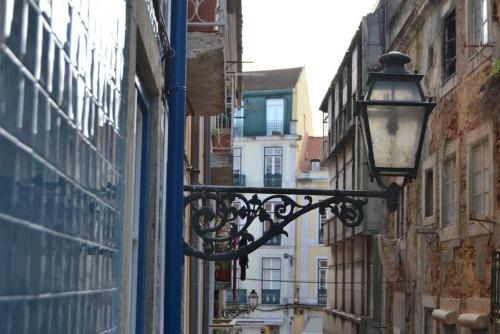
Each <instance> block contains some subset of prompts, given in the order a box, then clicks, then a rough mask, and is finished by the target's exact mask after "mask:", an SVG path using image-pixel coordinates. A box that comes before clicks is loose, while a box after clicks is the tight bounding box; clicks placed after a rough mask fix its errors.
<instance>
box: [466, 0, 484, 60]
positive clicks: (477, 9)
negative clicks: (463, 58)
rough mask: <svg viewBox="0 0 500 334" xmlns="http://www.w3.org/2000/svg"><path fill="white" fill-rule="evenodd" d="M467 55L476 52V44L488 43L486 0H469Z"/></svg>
mask: <svg viewBox="0 0 500 334" xmlns="http://www.w3.org/2000/svg"><path fill="white" fill-rule="evenodd" d="M468 30H469V31H468V33H469V47H470V48H469V56H472V55H473V54H474V53H475V52H476V50H477V49H476V48H475V47H477V46H480V45H484V44H487V43H488V40H489V27H488V1H487V0H469V29H468Z"/></svg>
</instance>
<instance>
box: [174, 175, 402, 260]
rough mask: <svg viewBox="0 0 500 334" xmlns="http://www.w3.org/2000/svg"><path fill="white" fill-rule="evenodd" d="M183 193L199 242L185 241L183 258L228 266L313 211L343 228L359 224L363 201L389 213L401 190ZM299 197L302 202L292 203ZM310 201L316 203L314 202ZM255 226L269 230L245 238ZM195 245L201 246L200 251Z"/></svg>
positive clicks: (209, 189)
mask: <svg viewBox="0 0 500 334" xmlns="http://www.w3.org/2000/svg"><path fill="white" fill-rule="evenodd" d="M184 191H185V192H187V193H189V194H188V195H187V196H185V198H184V207H185V208H186V213H189V214H190V218H191V222H190V223H191V229H192V232H194V234H195V236H198V237H199V238H201V239H202V240H203V242H202V243H193V244H189V243H187V242H184V254H185V255H187V256H194V257H197V258H200V259H203V260H208V261H227V260H236V259H240V258H241V257H243V256H247V255H248V254H250V253H252V252H253V251H255V250H256V249H258V248H259V247H261V246H262V245H264V244H266V243H267V242H268V241H269V240H271V239H272V238H274V237H276V236H278V235H281V234H284V235H287V236H288V234H287V232H286V231H285V227H286V226H287V225H288V224H289V223H291V222H292V221H294V220H296V219H297V218H299V217H300V216H302V215H304V214H306V213H307V212H310V211H312V210H315V209H319V211H320V213H321V214H324V213H326V212H330V213H331V214H332V215H333V216H335V217H336V218H337V219H338V220H339V221H340V222H342V223H343V224H344V225H345V226H347V227H356V226H359V225H360V224H361V223H362V222H363V218H364V215H365V214H364V210H363V206H364V205H365V204H366V203H367V198H383V199H385V200H386V201H387V205H388V209H389V211H391V212H392V211H394V210H395V209H396V208H397V203H398V198H399V191H400V186H398V185H396V184H393V185H390V186H389V187H387V188H386V189H384V190H382V191H362V190H326V189H293V188H258V187H226V186H205V185H196V186H195V185H187V186H184ZM292 196H295V197H296V198H295V199H294V198H292ZM300 196H303V200H302V201H299V200H298V199H297V198H298V197H300ZM313 196H317V197H319V199H318V200H316V201H314V200H313ZM234 203H238V205H237V206H234V205H233V204H234ZM267 203H274V204H275V205H274V210H273V212H272V215H271V214H270V213H269V212H267V211H266V204H267ZM256 222H260V223H261V224H264V222H268V225H269V228H268V229H267V231H265V232H264V233H263V235H262V236H261V237H260V238H255V237H254V236H253V235H251V234H250V233H249V227H250V226H251V224H252V223H256ZM242 241H244V242H242ZM197 244H201V246H200V248H198V247H196V245H197ZM236 245H237V246H236Z"/></svg>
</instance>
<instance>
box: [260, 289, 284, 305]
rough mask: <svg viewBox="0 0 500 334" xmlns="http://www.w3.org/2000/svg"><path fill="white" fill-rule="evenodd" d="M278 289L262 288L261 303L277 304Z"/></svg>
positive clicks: (278, 297)
mask: <svg viewBox="0 0 500 334" xmlns="http://www.w3.org/2000/svg"><path fill="white" fill-rule="evenodd" d="M279 303H280V290H269V289H262V304H279Z"/></svg>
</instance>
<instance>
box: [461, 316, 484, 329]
mask: <svg viewBox="0 0 500 334" xmlns="http://www.w3.org/2000/svg"><path fill="white" fill-rule="evenodd" d="M457 320H458V324H459V325H460V326H463V327H467V328H471V329H488V323H489V316H488V315H487V314H478V313H462V314H460V315H459V316H458V319H457Z"/></svg>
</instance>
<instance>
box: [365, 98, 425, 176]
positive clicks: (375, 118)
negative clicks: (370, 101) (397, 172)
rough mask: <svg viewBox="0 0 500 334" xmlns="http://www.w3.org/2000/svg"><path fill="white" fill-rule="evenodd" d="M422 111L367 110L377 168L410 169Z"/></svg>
mask: <svg viewBox="0 0 500 334" xmlns="http://www.w3.org/2000/svg"><path fill="white" fill-rule="evenodd" d="M425 114H426V107H420V106H411V107H409V106H388V105H369V106H367V116H368V125H369V127H370V134H371V139H372V146H373V158H374V160H375V167H377V168H414V167H415V159H416V154H417V150H418V144H419V141H420V136H421V135H422V127H423V122H424V118H425Z"/></svg>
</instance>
